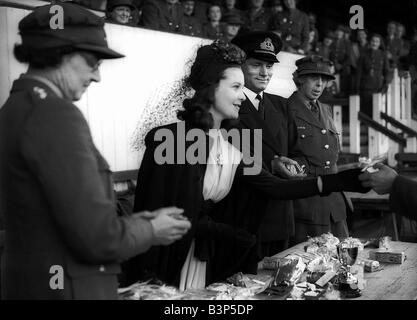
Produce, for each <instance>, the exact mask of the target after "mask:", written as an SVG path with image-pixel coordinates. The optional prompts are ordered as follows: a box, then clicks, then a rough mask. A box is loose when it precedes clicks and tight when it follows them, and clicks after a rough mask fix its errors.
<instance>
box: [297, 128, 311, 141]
mask: <svg viewBox="0 0 417 320" xmlns="http://www.w3.org/2000/svg"><path fill="white" fill-rule="evenodd" d="M297 132H298V139H299V141H300V143H305V142H307V143H308V142H309V141H310V140H311V139H312V138H313V137H314V135H315V134H314V131H313V129H312V128H311V127H310V126H308V125H297Z"/></svg>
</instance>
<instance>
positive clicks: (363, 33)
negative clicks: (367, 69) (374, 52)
mask: <svg viewBox="0 0 417 320" xmlns="http://www.w3.org/2000/svg"><path fill="white" fill-rule="evenodd" d="M368 46H369V43H368V31H367V30H366V29H359V30H357V31H356V41H353V42H352V47H351V48H352V77H351V88H352V91H353V93H358V92H357V88H358V84H357V83H356V81H357V73H358V63H359V59H360V57H361V56H362V55H363V54H364V52H365V51H366V49H368Z"/></svg>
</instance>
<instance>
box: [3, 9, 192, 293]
mask: <svg viewBox="0 0 417 320" xmlns="http://www.w3.org/2000/svg"><path fill="white" fill-rule="evenodd" d="M59 5H60V6H61V7H62V9H63V11H64V14H63V17H64V20H63V24H64V28H63V29H51V28H50V20H51V18H52V17H53V14H51V13H50V12H53V11H50V10H51V7H52V5H46V6H42V7H37V8H36V9H35V10H34V11H33V12H32V13H30V14H29V15H28V16H26V17H25V18H23V19H22V20H21V21H20V23H19V30H20V34H21V36H22V44H21V45H18V46H16V47H15V51H14V53H15V56H16V58H17V59H18V60H19V61H20V62H25V63H29V68H28V71H27V72H26V73H24V74H23V75H21V76H20V78H19V79H17V80H16V81H15V82H14V83H13V87H12V89H11V93H10V97H9V99H8V100H7V101H6V103H5V105H4V106H3V107H2V108H0V154H1V157H0V199H1V201H0V212H1V213H2V214H3V215H4V222H5V251H4V254H3V257H2V267H1V270H2V274H1V277H2V279H1V283H2V288H1V289H2V299H22V300H27V299H48V300H49V299H94V300H96V299H117V287H118V281H117V274H118V273H120V266H119V263H120V262H121V261H123V260H126V259H128V258H130V257H133V256H136V255H138V254H140V253H143V252H145V251H147V250H148V249H149V248H150V247H151V246H152V245H161V244H163V245H167V244H170V243H172V242H174V241H176V240H178V239H180V238H181V237H182V235H183V234H185V233H186V232H187V230H188V229H189V228H190V226H191V224H190V223H189V222H187V221H180V220H178V219H176V218H175V215H177V214H180V213H181V212H182V210H179V209H176V208H165V209H160V210H156V211H154V212H142V213H139V214H137V213H135V214H132V215H131V216H129V217H118V216H117V213H116V204H115V201H114V200H115V199H114V191H113V185H112V182H111V171H110V168H109V165H108V164H107V162H106V160H105V159H104V158H103V157H102V156H101V154H100V152H99V151H98V150H97V148H96V147H95V145H94V143H93V139H92V136H91V134H90V130H89V127H88V124H87V121H86V119H85V118H84V116H83V115H82V113H81V111H80V110H79V109H78V108H77V107H76V106H75V105H74V104H73V103H72V101H77V100H80V99H81V97H82V95H83V93H84V92H85V90H87V88H88V86H89V85H90V84H91V83H92V82H99V81H100V72H99V66H100V62H101V60H102V59H113V58H121V57H123V56H122V55H121V54H119V53H117V52H115V51H113V50H111V49H109V48H108V46H107V41H106V35H105V31H104V22H103V20H102V19H101V18H99V17H98V16H96V15H95V14H93V13H91V12H90V11H88V10H86V9H84V8H82V7H80V6H78V5H74V4H69V3H60V4H59ZM54 278H55V279H57V281H55V280H54ZM55 286H57V288H56V287H55Z"/></svg>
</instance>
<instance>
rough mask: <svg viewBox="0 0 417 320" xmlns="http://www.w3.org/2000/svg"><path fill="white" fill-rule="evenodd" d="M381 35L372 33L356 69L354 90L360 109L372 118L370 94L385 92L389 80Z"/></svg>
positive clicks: (387, 64)
mask: <svg viewBox="0 0 417 320" xmlns="http://www.w3.org/2000/svg"><path fill="white" fill-rule="evenodd" d="M381 46H382V37H381V36H380V35H379V34H373V35H372V36H371V38H370V41H369V47H368V48H367V49H366V50H364V51H362V55H361V56H360V58H359V61H358V68H357V70H356V86H357V89H356V91H357V92H359V95H360V98H361V111H362V112H364V113H365V114H366V115H368V116H369V117H371V118H372V110H373V109H372V104H373V102H372V101H373V100H372V95H373V94H374V93H377V92H385V91H386V90H387V88H388V84H389V82H390V78H391V75H390V72H389V62H388V59H387V56H386V53H385V51H383V50H382V49H381Z"/></svg>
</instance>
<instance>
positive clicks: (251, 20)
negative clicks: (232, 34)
mask: <svg viewBox="0 0 417 320" xmlns="http://www.w3.org/2000/svg"><path fill="white" fill-rule="evenodd" d="M263 5H264V0H249V9H248V10H247V11H246V13H245V16H244V19H245V29H246V30H247V31H267V30H269V28H270V26H271V18H272V14H271V12H270V11H268V10H266V9H265V8H264V7H263Z"/></svg>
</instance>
